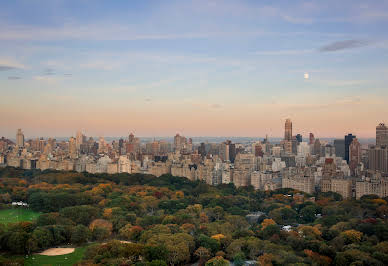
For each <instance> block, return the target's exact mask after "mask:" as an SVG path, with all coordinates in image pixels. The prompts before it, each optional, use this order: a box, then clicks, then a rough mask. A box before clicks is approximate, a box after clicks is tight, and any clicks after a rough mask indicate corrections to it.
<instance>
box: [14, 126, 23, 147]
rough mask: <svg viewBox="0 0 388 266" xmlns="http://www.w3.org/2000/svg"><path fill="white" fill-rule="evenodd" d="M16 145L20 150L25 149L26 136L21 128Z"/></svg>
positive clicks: (17, 134)
mask: <svg viewBox="0 0 388 266" xmlns="http://www.w3.org/2000/svg"><path fill="white" fill-rule="evenodd" d="M16 145H17V146H18V147H20V148H22V147H24V134H23V132H22V130H21V129H20V128H19V129H18V131H17V133H16Z"/></svg>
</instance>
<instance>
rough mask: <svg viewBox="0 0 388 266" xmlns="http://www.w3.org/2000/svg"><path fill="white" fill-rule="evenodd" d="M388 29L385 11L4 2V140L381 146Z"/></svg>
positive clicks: (355, 6)
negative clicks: (378, 132)
mask: <svg viewBox="0 0 388 266" xmlns="http://www.w3.org/2000/svg"><path fill="white" fill-rule="evenodd" d="M386 25H388V2H387V1H354V0H353V1H211V0H209V1H167V0H166V1H55V0H54V1H29V0H25V1H17V0H16V1H1V2H0V93H1V95H2V96H1V98H0V114H1V117H2V119H1V120H0V128H1V132H0V135H5V136H13V135H14V134H15V131H16V128H19V127H21V128H23V129H24V131H25V132H26V135H28V136H49V135H56V136H66V135H71V134H74V132H75V131H76V130H77V129H83V130H84V131H85V132H86V133H87V134H89V135H110V136H120V135H126V134H127V133H128V132H130V131H133V132H135V133H136V134H138V135H142V136H154V135H158V136H167V135H173V134H175V133H176V132H181V133H182V134H185V135H196V136H198V135H207V136H230V135H237V136H264V135H265V134H266V133H268V134H270V135H272V136H281V135H282V130H283V122H284V119H285V118H287V117H290V118H291V119H292V120H293V121H294V128H295V130H296V131H298V132H301V133H303V134H305V135H306V134H307V133H308V132H310V131H313V132H314V133H315V134H316V135H318V136H322V137H323V136H325V137H331V136H342V135H344V134H345V133H347V132H353V133H355V134H358V135H359V136H363V137H371V136H373V135H374V127H375V126H376V124H377V123H379V122H380V121H384V122H388V108H387V107H386V103H387V100H388V93H387V81H388V78H387V76H388V65H387V59H388V53H387V52H388V36H387V35H388V33H387V32H388V31H387V29H386ZM305 72H308V73H309V76H310V78H309V79H308V80H306V79H304V77H303V75H304V73H305Z"/></svg>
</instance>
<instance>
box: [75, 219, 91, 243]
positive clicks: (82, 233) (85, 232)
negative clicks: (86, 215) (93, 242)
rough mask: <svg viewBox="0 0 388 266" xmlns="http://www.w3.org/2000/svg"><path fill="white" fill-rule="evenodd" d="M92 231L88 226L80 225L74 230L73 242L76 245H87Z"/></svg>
mask: <svg viewBox="0 0 388 266" xmlns="http://www.w3.org/2000/svg"><path fill="white" fill-rule="evenodd" d="M90 234H91V233H90V230H89V228H87V227H86V226H84V225H82V224H79V225H77V226H76V227H74V228H73V231H72V233H71V242H72V243H74V244H83V243H86V242H87V241H88V240H89V238H90Z"/></svg>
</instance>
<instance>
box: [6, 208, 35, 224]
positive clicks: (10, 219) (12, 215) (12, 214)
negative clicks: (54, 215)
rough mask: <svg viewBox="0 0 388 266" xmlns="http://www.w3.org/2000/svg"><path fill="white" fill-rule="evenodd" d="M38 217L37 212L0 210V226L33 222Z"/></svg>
mask: <svg viewBox="0 0 388 266" xmlns="http://www.w3.org/2000/svg"><path fill="white" fill-rule="evenodd" d="M39 215H40V213H38V212H34V211H33V210H29V209H23V208H15V209H6V210H0V224H7V223H17V222H23V221H33V220H35V219H36V218H38V216H39Z"/></svg>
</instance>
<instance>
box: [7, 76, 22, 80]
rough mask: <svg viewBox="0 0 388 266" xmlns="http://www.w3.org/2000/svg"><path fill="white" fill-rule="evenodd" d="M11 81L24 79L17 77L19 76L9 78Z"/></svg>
mask: <svg viewBox="0 0 388 266" xmlns="http://www.w3.org/2000/svg"><path fill="white" fill-rule="evenodd" d="M8 79H9V80H18V79H22V78H21V77H17V76H9V77H8Z"/></svg>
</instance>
